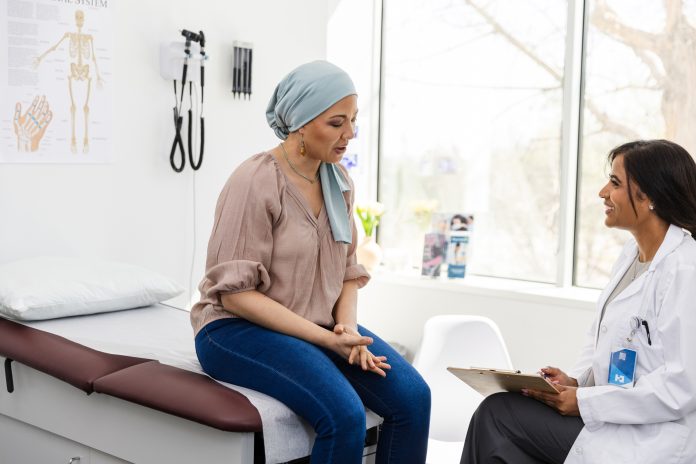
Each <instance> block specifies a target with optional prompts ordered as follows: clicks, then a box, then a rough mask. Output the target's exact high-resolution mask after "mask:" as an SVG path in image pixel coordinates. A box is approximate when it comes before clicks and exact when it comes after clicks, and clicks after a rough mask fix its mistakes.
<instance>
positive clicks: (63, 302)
mask: <svg viewBox="0 0 696 464" xmlns="http://www.w3.org/2000/svg"><path fill="white" fill-rule="evenodd" d="M183 291H184V289H183V288H182V287H181V286H180V285H179V284H177V283H176V282H174V281H173V280H170V279H168V278H166V277H164V276H161V275H159V274H157V273H155V272H152V271H149V270H147V269H143V268H141V267H138V266H133V265H130V264H122V263H115V262H109V261H97V260H87V259H77V258H56V257H41V258H31V259H24V260H21V261H15V262H12V263H8V264H4V265H0V315H5V316H6V317H9V318H12V319H17V320H23V321H37V320H42V319H54V318H57V317H67V316H79V315H83V314H94V313H103V312H107V311H118V310H121V309H131V308H137V307H140V306H148V305H151V304H153V303H157V302H160V301H164V300H168V299H170V298H173V297H175V296H176V295H178V294H180V293H182V292H183Z"/></svg>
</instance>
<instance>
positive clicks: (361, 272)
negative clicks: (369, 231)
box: [338, 164, 370, 288]
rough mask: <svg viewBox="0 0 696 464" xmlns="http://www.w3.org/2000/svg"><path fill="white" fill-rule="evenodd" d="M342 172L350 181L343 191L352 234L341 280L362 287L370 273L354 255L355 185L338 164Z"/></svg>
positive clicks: (356, 238) (355, 231)
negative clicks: (353, 281)
mask: <svg viewBox="0 0 696 464" xmlns="http://www.w3.org/2000/svg"><path fill="white" fill-rule="evenodd" d="M338 166H339V167H340V169H341V172H342V173H343V176H344V177H345V178H346V179H348V182H349V183H350V191H349V192H345V193H344V195H345V196H346V203H347V204H348V217H349V218H350V228H351V231H352V234H353V239H352V240H351V243H350V245H348V252H347V256H346V272H345V274H344V275H343V281H344V282H345V281H346V280H356V281H357V282H358V288H362V287H364V286H365V285H367V283H368V282H369V281H370V274H369V273H368V272H367V270H366V269H365V267H364V266H363V265H362V264H358V260H357V258H356V256H355V250H356V249H357V247H358V229H357V227H356V226H355V215H354V214H353V204H354V201H355V186H354V185H353V179H351V178H350V176H349V175H348V171H347V170H346V169H345V168H344V167H343V166H341V165H340V164H339V165H338Z"/></svg>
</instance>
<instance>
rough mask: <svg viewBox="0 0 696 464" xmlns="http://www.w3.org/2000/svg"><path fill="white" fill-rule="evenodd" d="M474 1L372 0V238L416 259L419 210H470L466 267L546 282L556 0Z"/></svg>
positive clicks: (552, 213) (555, 170) (557, 80)
mask: <svg viewBox="0 0 696 464" xmlns="http://www.w3.org/2000/svg"><path fill="white" fill-rule="evenodd" d="M483 3H484V2H480V1H479V2H477V1H474V0H466V1H464V0H462V1H451V0H429V1H422V0H385V2H384V19H383V33H382V37H383V55H382V60H383V61H382V73H383V74H382V84H383V86H382V89H383V90H382V92H383V97H382V98H383V105H382V112H383V116H382V126H381V135H382V142H381V148H380V159H379V162H380V178H379V192H380V201H382V202H383V203H385V204H386V205H387V213H386V214H385V215H384V217H383V219H382V224H381V226H380V242H381V244H382V245H383V247H384V248H385V249H388V248H392V247H395V248H401V249H406V250H408V253H409V255H410V257H411V263H412V264H413V265H415V266H417V265H419V264H420V260H421V254H422V250H423V234H424V233H425V232H426V231H427V229H428V228H429V226H430V213H432V212H452V213H457V212H466V213H472V214H474V215H475V234H474V236H473V240H474V242H473V244H472V256H471V261H470V267H469V269H470V270H471V271H472V272H475V273H477V274H484V275H494V276H500V277H511V278H520V279H530V280H539V281H549V282H550V281H554V280H555V275H556V265H557V260H556V252H557V247H556V243H557V242H558V214H559V208H560V206H561V205H560V201H559V178H560V176H559V161H560V154H561V123H562V108H563V107H562V105H563V68H564V52H565V29H566V22H567V4H566V2H564V1H559V0H525V1H515V2H508V1H505V2H502V1H499V2H487V3H486V6H485V7H484V6H480V5H479V4H483ZM388 256H389V253H387V257H388Z"/></svg>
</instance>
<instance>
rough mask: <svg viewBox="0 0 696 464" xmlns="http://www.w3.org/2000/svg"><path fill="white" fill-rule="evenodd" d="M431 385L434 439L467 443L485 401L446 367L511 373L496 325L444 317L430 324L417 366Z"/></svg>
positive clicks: (475, 319)
mask: <svg viewBox="0 0 696 464" xmlns="http://www.w3.org/2000/svg"><path fill="white" fill-rule="evenodd" d="M413 365H414V366H415V368H416V369H417V370H418V372H420V374H421V375H422V376H423V378H424V379H425V381H426V382H427V383H428V385H429V386H430V390H431V393H432V410H431V415H430V438H432V439H435V440H441V441H459V442H463V441H464V439H465V438H466V431H467V429H468V427H469V421H470V420H471V416H472V414H473V413H474V411H475V410H476V408H477V407H478V405H479V403H480V402H481V401H482V400H483V396H482V395H481V394H479V393H478V392H476V391H475V390H473V389H472V388H471V387H469V386H468V385H467V384H465V383H464V382H462V381H461V380H459V379H458V378H457V377H455V376H454V375H453V374H451V373H450V372H449V371H447V367H450V366H451V367H492V368H498V369H512V363H511V362H510V356H509V354H508V351H507V348H506V347H505V342H504V341H503V337H502V335H501V334H500V330H499V329H498V326H497V325H496V324H495V322H493V321H491V320H490V319H488V318H485V317H480V316H463V315H443V316H435V317H432V318H430V319H428V320H427V321H426V323H425V326H424V329H423V340H422V342H421V346H420V348H419V349H418V353H417V354H416V358H415V360H414V362H413Z"/></svg>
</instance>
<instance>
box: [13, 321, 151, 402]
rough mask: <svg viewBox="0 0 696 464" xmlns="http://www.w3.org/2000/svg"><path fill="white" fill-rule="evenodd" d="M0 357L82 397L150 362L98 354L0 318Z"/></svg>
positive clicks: (99, 352) (129, 357)
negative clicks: (96, 386) (109, 378)
mask: <svg viewBox="0 0 696 464" xmlns="http://www.w3.org/2000/svg"><path fill="white" fill-rule="evenodd" d="M0 355H2V356H4V357H6V358H8V359H12V360H14V361H17V362H20V363H22V364H25V365H27V366H29V367H33V368H34V369H36V370H38V371H41V372H44V373H46V374H48V375H51V376H53V377H56V378H57V379H60V380H62V381H64V382H67V383H69V384H70V385H72V386H74V387H77V388H79V389H80V390H82V391H84V392H86V393H92V392H93V391H94V388H93V384H94V381H95V380H97V379H98V378H100V377H103V376H105V375H107V374H111V373H113V372H117V371H120V370H121V369H125V368H127V367H131V366H134V365H136V364H141V363H146V362H150V361H151V360H150V359H144V358H137V357H132V356H122V355H118V354H108V353H102V352H101V351H97V350H93V349H91V348H87V347H86V346H82V345H80V344H78V343H74V342H71V341H70V340H67V339H65V338H63V337H59V336H57V335H53V334H50V333H47V332H43V331H41V330H37V329H33V328H31V327H26V326H24V325H22V324H18V323H16V322H13V321H9V320H7V319H2V318H0Z"/></svg>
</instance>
